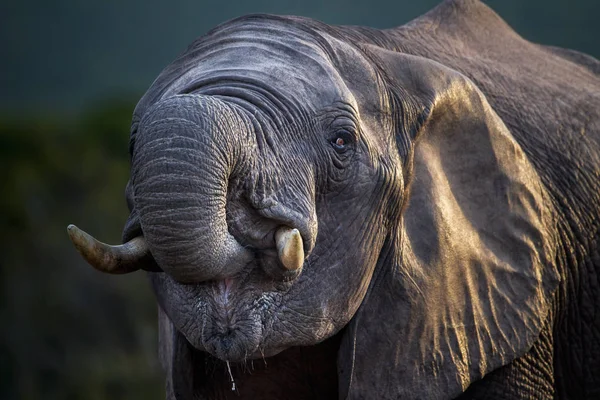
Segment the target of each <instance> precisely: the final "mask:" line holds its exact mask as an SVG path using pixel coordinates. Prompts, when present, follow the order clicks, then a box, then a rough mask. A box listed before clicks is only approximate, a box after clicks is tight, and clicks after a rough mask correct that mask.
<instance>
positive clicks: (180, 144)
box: [132, 95, 252, 283]
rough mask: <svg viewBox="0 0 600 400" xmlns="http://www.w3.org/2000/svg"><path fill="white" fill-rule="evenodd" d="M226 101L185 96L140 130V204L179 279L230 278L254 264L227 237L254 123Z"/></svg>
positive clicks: (157, 246)
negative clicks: (233, 183) (230, 205)
mask: <svg viewBox="0 0 600 400" xmlns="http://www.w3.org/2000/svg"><path fill="white" fill-rule="evenodd" d="M244 117H245V116H244V115H242V114H241V113H240V111H239V110H236V109H234V108H233V107H232V106H229V105H227V104H226V103H225V102H223V101H221V100H218V99H214V98H210V97H206V96H200V95H180V96H175V97H171V98H168V99H166V100H162V101H160V102H159V103H157V104H155V105H154V106H153V107H152V108H151V109H150V110H149V111H148V112H147V113H146V115H145V116H144V118H143V119H142V121H141V122H140V125H139V130H138V133H137V135H136V137H135V142H134V153H133V158H132V183H133V188H134V204H135V207H136V209H137V211H138V214H139V218H140V224H141V227H142V231H143V232H144V236H145V238H146V241H147V242H148V245H149V247H150V249H151V250H152V255H153V256H154V258H155V260H156V262H157V263H158V265H159V266H161V267H162V269H163V270H164V271H165V272H167V273H169V274H170V275H172V276H173V277H174V278H175V279H177V280H178V281H180V282H187V283H195V282H202V281H206V280H215V279H224V278H226V277H229V276H232V275H234V274H235V273H237V272H239V271H240V270H241V269H242V268H243V267H244V266H245V265H246V264H247V263H248V262H250V261H251V260H252V252H251V251H249V250H248V249H246V248H244V247H243V246H242V245H241V244H240V243H238V241H237V240H236V239H235V238H234V237H233V236H232V235H231V234H230V233H229V231H228V228H227V222H226V215H225V209H226V201H227V200H226V197H227V189H228V184H229V181H230V179H231V177H232V175H233V174H237V173H240V171H241V170H242V169H243V168H245V167H246V166H245V162H244V160H245V154H244V150H245V148H247V147H248V143H251V142H250V140H251V139H250V137H251V135H250V133H251V132H252V129H251V124H250V122H249V121H248V120H246V119H245V118H244Z"/></svg>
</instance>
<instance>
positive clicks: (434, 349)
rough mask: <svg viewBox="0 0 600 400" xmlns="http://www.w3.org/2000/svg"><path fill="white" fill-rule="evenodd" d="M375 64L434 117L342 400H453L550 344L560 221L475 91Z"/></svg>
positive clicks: (356, 340) (410, 67)
mask: <svg viewBox="0 0 600 400" xmlns="http://www.w3.org/2000/svg"><path fill="white" fill-rule="evenodd" d="M368 51H369V52H370V53H372V54H371V55H372V56H373V57H371V58H372V59H377V61H376V62H377V64H378V65H379V67H380V68H381V69H382V70H383V71H385V74H386V75H387V76H386V77H385V78H384V80H387V81H388V82H387V84H388V85H389V90H391V91H395V90H398V89H401V90H400V92H401V93H402V94H401V96H406V95H408V96H412V98H413V101H414V100H415V99H416V101H417V102H419V103H420V104H421V105H422V108H421V109H423V110H426V111H424V114H425V116H424V118H422V119H421V122H422V124H421V125H420V127H419V128H418V130H416V133H414V135H413V136H414V138H412V139H411V140H410V141H409V143H411V148H410V150H409V151H408V152H407V153H408V154H411V155H412V157H408V161H407V167H408V171H410V172H409V173H408V176H409V177H410V184H409V186H410V187H409V188H408V189H407V190H406V192H405V193H406V196H408V199H407V200H408V204H407V206H406V207H405V208H404V211H403V213H402V217H401V218H400V222H399V224H398V227H397V229H396V230H395V232H393V233H392V234H390V237H389V238H388V240H387V244H386V247H385V248H384V250H383V253H382V256H381V257H380V260H379V263H378V265H377V267H376V271H375V274H374V276H373V280H372V281H371V284H370V288H369V290H368V293H367V295H366V297H365V299H364V300H363V303H362V304H361V306H360V308H359V310H358V312H357V313H356V315H355V316H354V318H353V320H352V321H351V323H350V325H349V326H348V327H347V330H346V333H345V337H344V339H343V345H342V348H341V349H340V352H339V360H338V368H339V374H340V393H341V398H348V399H366V398H377V399H400V398H402V399H451V398H455V397H456V396H458V395H459V394H460V393H462V392H463V391H464V390H466V389H467V387H468V386H469V385H470V384H471V383H472V382H474V381H477V380H479V379H481V378H482V377H483V376H484V375H485V374H487V373H489V372H491V371H493V370H495V369H497V368H499V367H501V366H503V365H506V364H508V363H510V362H511V361H513V360H514V359H516V358H518V357H521V356H523V355H524V354H525V353H526V352H527V351H528V350H529V349H530V348H531V346H532V345H533V343H534V342H535V341H536V340H537V338H538V335H539V334H540V330H541V328H542V326H543V323H544V320H545V318H546V317H547V315H548V312H549V308H550V306H551V302H552V296H553V292H554V291H555V289H556V287H557V284H558V281H559V276H558V273H557V270H556V266H555V264H554V259H555V254H554V249H553V237H552V232H553V222H552V220H553V218H552V215H551V214H550V213H549V208H548V202H547V200H546V199H545V198H544V196H545V192H544V189H543V186H542V184H541V182H540V179H539V176H538V175H537V173H536V172H535V170H534V168H533V167H532V165H531V163H530V162H529V161H528V159H527V157H526V155H525V154H524V152H523V150H522V149H521V147H520V146H519V144H518V143H517V142H516V141H515V140H514V138H513V137H512V135H511V134H510V132H509V131H508V129H507V127H506V126H505V125H504V123H503V122H502V120H501V119H500V118H499V117H498V115H497V114H496V113H495V112H494V110H493V109H492V108H491V106H490V105H489V104H488V102H487V100H486V98H485V97H484V95H483V94H482V92H481V91H480V90H479V89H478V88H477V87H476V85H475V84H474V83H473V82H471V81H470V80H469V79H468V78H466V77H465V76H464V75H462V74H460V73H459V72H457V71H454V70H452V69H449V68H447V67H444V66H443V65H441V64H438V63H436V62H434V61H431V60H428V59H424V58H420V57H415V56H409V55H405V54H400V53H394V52H390V51H386V50H382V49H379V48H370V49H368ZM400 120H402V119H400ZM405 128H406V127H405ZM403 131H404V132H406V131H410V129H403ZM397 135H398V136H400V135H401V133H397ZM398 143H407V141H406V140H402V139H401V138H399V140H398ZM401 153H402V152H401Z"/></svg>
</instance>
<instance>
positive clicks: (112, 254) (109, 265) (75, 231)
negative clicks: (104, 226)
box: [67, 225, 160, 274]
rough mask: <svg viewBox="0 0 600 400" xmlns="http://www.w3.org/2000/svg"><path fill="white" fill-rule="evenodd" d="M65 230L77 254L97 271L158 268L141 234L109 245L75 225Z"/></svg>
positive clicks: (114, 272) (120, 271)
mask: <svg viewBox="0 0 600 400" xmlns="http://www.w3.org/2000/svg"><path fill="white" fill-rule="evenodd" d="M67 231H68V233H69V237H70V238H71V241H72V242H73V245H75V248H76V249H77V251H78V252H79V254H81V255H82V257H83V258H84V259H85V260H86V261H87V262H88V263H89V264H90V265H91V266H92V267H94V268H95V269H97V270H98V271H101V272H106V273H109V274H127V273H129V272H134V271H137V270H138V269H140V268H142V267H146V268H144V269H148V270H160V269H159V268H158V266H157V265H156V262H155V261H154V259H153V258H152V255H151V254H150V249H149V248H148V245H147V244H146V240H145V239H144V237H143V236H138V237H136V238H133V239H131V240H130V241H129V242H127V243H125V244H122V245H118V246H111V245H108V244H106V243H102V242H100V241H98V240H96V239H95V238H94V237H93V236H91V235H90V234H88V233H86V232H84V231H82V230H81V229H79V228H78V227H76V226H75V225H69V226H68V227H67Z"/></svg>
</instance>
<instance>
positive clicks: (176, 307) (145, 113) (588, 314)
mask: <svg viewBox="0 0 600 400" xmlns="http://www.w3.org/2000/svg"><path fill="white" fill-rule="evenodd" d="M599 73H600V63H599V62H598V61H597V60H595V59H594V58H592V57H590V56H587V55H584V54H581V53H578V52H575V51H571V50H565V49H558V48H553V47H546V46H541V45H537V44H533V43H530V42H527V41H525V40H524V39H522V38H521V37H520V36H518V35H517V34H516V33H515V32H514V31H513V30H512V29H511V28H510V27H509V26H508V25H506V23H505V22H504V21H502V20H501V19H500V17H498V16H497V15H496V14H495V13H494V12H493V11H492V10H490V9H489V8H488V7H487V6H485V5H483V4H482V3H480V2H478V1H474V0H454V1H446V2H444V3H442V4H441V5H439V6H438V7H437V8H435V9H434V10H432V11H431V12H429V13H427V14H425V15H424V16H422V17H420V18H417V19H416V20H413V21H411V22H410V23H408V24H406V25H404V26H400V27H397V28H393V29H389V30H376V29H371V28H365V27H347V26H330V25H326V24H323V23H320V22H318V21H314V20H311V19H307V18H301V17H280V16H271V15H251V16H246V17H242V18H238V19H235V20H232V21H229V22H226V23H224V24H222V25H220V26H218V27H216V28H214V29H213V30H212V31H210V32H209V33H207V34H206V35H205V36H203V37H201V38H199V39H197V40H196V41H194V42H193V43H192V44H191V45H190V46H189V48H188V49H187V50H186V51H185V52H184V53H183V54H181V55H180V56H179V57H178V58H177V59H176V60H175V61H174V62H173V63H172V64H171V65H169V66H167V67H166V68H165V70H164V71H163V72H162V73H161V74H160V75H159V77H158V78H157V79H156V81H155V82H154V83H153V84H152V86H151V87H150V88H149V89H148V91H147V92H146V94H145V95H144V96H143V98H142V99H141V100H140V102H139V103H138V105H137V107H136V109H135V112H134V115H133V123H132V129H131V140H130V153H131V179H130V181H129V183H128V186H127V190H126V196H127V201H128V204H129V208H130V211H131V215H130V218H129V220H128V221H127V224H126V226H125V229H124V233H123V240H124V242H128V241H130V240H132V239H134V238H139V237H143V239H144V242H143V245H144V246H147V247H144V249H149V251H150V252H151V255H152V261H151V262H148V261H144V263H146V264H143V263H142V264H143V265H139V266H138V268H139V267H141V268H145V269H148V270H150V271H151V272H148V275H149V277H150V282H151V284H152V287H153V289H154V292H155V294H156V297H157V300H158V306H159V341H160V343H159V353H160V359H161V364H162V366H163V368H164V371H165V375H166V390H167V394H166V396H167V398H168V399H229V398H231V399H234V398H235V399H240V398H241V399H257V398H260V399H308V398H314V399H333V398H339V399H375V398H376V399H400V398H402V399H453V398H460V399H519V398H524V399H525V398H536V399H546V398H547V399H554V398H560V399H563V398H564V399H567V398H577V399H593V398H600V374H599V373H598V371H600V281H599V280H598V276H600V275H599V274H600V247H599V245H598V240H599V238H600V234H599V232H600V230H599V225H600V222H599V221H600V180H599V179H598V177H599V176H600V118H599V117H600V77H599ZM281 229H283V230H282V231H280V230H281ZM292 229H296V230H297V231H294V232H296V233H294V234H295V235H296V234H298V235H299V236H294V240H295V242H293V243H294V245H292V244H290V245H289V247H286V249H287V250H285V251H286V252H287V253H285V254H286V255H285V257H286V258H282V257H283V256H282V254H284V251H283V250H282V249H284V247H285V245H286V244H285V243H287V242H283V240H284V239H278V238H281V237H285V238H288V237H289V234H287V233H286V235H288V236H283V235H282V234H279V233H278V232H292ZM286 240H287V239H286ZM136 243H138V242H136ZM278 243H283V244H279V245H278ZM289 243H292V242H289ZM298 243H299V244H298ZM294 246H295V247H294ZM300 248H301V250H302V252H301V253H300V252H299V251H300V250H299V249H300ZM290 249H291V250H290ZM128 257H129V256H128ZM145 257H147V254H146V255H145ZM130 259H131V257H130V258H129V259H128V260H130ZM286 260H287V261H286ZM130 264H131V263H130ZM130 264H127V265H128V266H129V265H130ZM149 264H152V266H151V267H150V266H148V265H149ZM115 265H119V264H115ZM157 266H158V268H157Z"/></svg>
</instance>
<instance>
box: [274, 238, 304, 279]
mask: <svg viewBox="0 0 600 400" xmlns="http://www.w3.org/2000/svg"><path fill="white" fill-rule="evenodd" d="M275 243H276V244H277V253H278V255H279V260H280V261H281V263H282V264H283V266H284V267H285V269H287V270H288V271H296V270H298V269H300V268H302V265H303V264H304V247H303V243H302V236H301V235H300V232H299V231H298V229H295V228H288V227H282V228H279V229H278V230H277V232H275Z"/></svg>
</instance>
